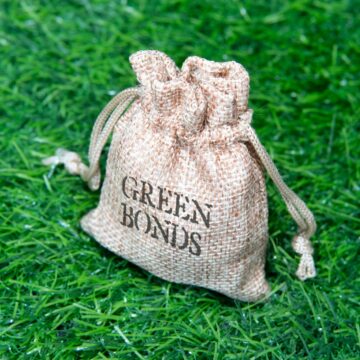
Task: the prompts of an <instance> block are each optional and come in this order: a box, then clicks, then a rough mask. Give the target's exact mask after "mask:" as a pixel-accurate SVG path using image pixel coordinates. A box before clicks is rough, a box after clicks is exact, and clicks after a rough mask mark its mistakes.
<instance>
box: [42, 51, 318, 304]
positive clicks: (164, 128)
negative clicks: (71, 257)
mask: <svg viewBox="0 0 360 360" xmlns="http://www.w3.org/2000/svg"><path fill="white" fill-rule="evenodd" d="M130 62H131V65H132V67H133V69H134V72H135V73H136V75H137V78H138V81H139V83H140V86H138V87H135V88H131V89H127V90H124V91H122V92H121V93H119V94H118V95H116V96H115V97H114V98H113V99H112V100H111V101H110V103H109V104H108V105H107V106H106V107H105V109H104V110H103V111H102V112H101V113H100V115H99V117H98V119H97V121H96V123H95V125H94V128H93V132H92V135H91V139H90V150H89V161H90V166H89V167H87V166H86V165H84V164H83V163H82V162H81V159H80V157H79V156H78V155H77V154H76V153H73V152H69V151H66V150H63V149H59V150H58V151H57V153H56V155H55V156H53V157H51V158H48V159H45V160H44V163H45V164H48V165H50V164H60V163H62V164H64V165H65V167H66V169H67V170H68V171H69V172H70V173H71V174H79V175H81V177H82V178H83V179H84V180H85V181H87V182H88V184H89V186H90V188H91V189H92V190H96V189H98V188H99V186H100V169H99V159H100V156H101V152H102V150H103V147H104V145H105V143H106V141H107V139H108V137H109V136H110V134H111V133H113V137H112V142H111V147H110V150H109V154H108V159H107V165H106V176H105V180H104V184H103V186H102V189H101V196H100V202H99V204H98V206H97V208H95V209H93V210H92V211H90V212H89V213H88V214H87V215H85V216H84V217H83V218H82V220H81V226H82V228H83V229H84V230H85V231H86V232H87V233H88V234H90V235H91V236H93V237H94V238H95V239H96V240H97V241H98V242H99V243H100V244H101V245H103V246H104V247H106V248H107V249H109V250H110V251H112V252H114V253H115V254H118V255H120V256H121V257H123V258H125V259H127V260H129V261H131V262H132V263H134V264H137V265H138V266H140V267H142V268H143V269H146V270H148V271H150V272H151V273H153V274H155V275H157V276H158V277H160V278H162V279H166V280H169V281H173V282H176V283H183V284H191V285H197V286H202V287H205V288H208V289H212V290H215V291H218V292H220V293H223V294H225V295H227V296H229V297H231V298H234V299H240V300H243V301H256V300H258V299H261V298H262V297H264V296H266V294H268V292H269V285H268V283H267V281H266V279H265V269H264V267H265V254H266V247H267V242H268V205H267V193H266V187H265V181H264V175H263V168H265V169H266V170H267V172H268V174H269V176H270V177H271V179H272V180H273V181H274V183H275V185H276V187H277V188H278V190H279V192H280V193H281V195H282V198H283V199H284V201H285V203H286V205H287V208H288V210H289V212H290V214H291V215H292V217H293V219H294V220H295V222H296V223H297V225H298V234H297V235H296V236H295V238H294V240H293V242H292V245H293V248H294V250H295V251H296V252H297V253H298V254H300V256H301V258H300V264H299V268H298V270H297V276H298V277H299V278H300V279H301V280H305V279H306V278H309V277H314V276H315V275H316V271H315V266H314V261H313V257H312V253H313V249H312V246H311V244H310V241H309V238H310V237H311V235H313V233H314V232H315V229H316V224H315V220H314V217H313V215H312V213H311V212H310V211H309V209H308V208H307V207H306V205H305V204H304V202H303V201H302V200H301V199H300V198H299V197H298V196H297V195H296V194H295V193H294V192H293V191H292V190H290V189H289V188H288V187H287V186H286V184H285V183H284V181H283V180H282V178H281V176H280V174H279V172H278V170H277V169H276V167H275V165H274V163H273V162H272V160H271V159H270V157H269V155H268V154H267V152H266V150H265V149H264V147H263V146H262V145H261V143H260V142H259V140H258V138H257V136H256V134H255V132H254V130H253V128H252V127H251V118H252V110H251V109H248V95H249V75H248V73H247V72H246V70H245V69H244V68H243V67H242V66H241V65H240V64H238V63H236V62H234V61H231V62H222V63H218V62H213V61H208V60H205V59H202V58H199V57H196V56H191V57H189V58H187V59H186V61H185V62H184V64H183V66H182V68H181V70H180V69H178V68H177V67H176V65H175V63H174V62H173V61H172V60H171V59H170V58H169V57H168V56H166V55H165V54H163V53H161V52H159V51H152V50H151V51H139V52H137V53H135V54H133V55H132V56H131V57H130Z"/></svg>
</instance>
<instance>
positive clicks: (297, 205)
mask: <svg viewBox="0 0 360 360" xmlns="http://www.w3.org/2000/svg"><path fill="white" fill-rule="evenodd" d="M138 96H139V88H130V89H127V90H124V91H122V92H120V93H119V94H117V95H116V96H115V97H114V98H113V99H112V100H111V101H110V102H109V103H108V104H107V105H106V106H105V108H104V109H103V110H102V111H101V113H100V114H99V116H98V118H97V119H96V122H95V125H94V127H93V130H92V133H91V138H90V146H89V162H90V166H89V167H88V166H86V165H85V164H84V163H83V162H82V161H81V158H80V156H79V155H78V154H77V153H75V152H71V151H67V150H65V149H58V150H57V151H56V154H55V156H52V157H49V158H47V159H44V160H43V164H44V165H58V164H64V166H65V168H66V170H67V171H68V172H69V173H70V174H72V175H80V176H81V178H82V179H83V180H84V181H87V182H88V185H89V187H90V189H91V190H97V189H98V188H99V186H100V168H99V160H100V156H101V152H102V150H103V148H104V146H105V144H106V141H107V139H108V137H109V136H110V134H111V132H112V130H113V128H114V126H115V125H116V123H117V122H118V121H119V119H120V117H121V116H122V115H123V113H124V112H125V110H126V109H127V108H128V106H129V105H130V104H131V103H132V102H133V101H134V100H135V99H136V98H137V97H138ZM251 114H252V112H251V110H249V113H247V114H246V115H248V116H249V117H251ZM244 115H245V114H244ZM244 130H245V132H246V140H247V141H248V142H250V144H251V145H252V146H253V148H254V149H255V151H256V153H257V155H258V157H259V159H260V160H261V162H262V164H263V165H264V167H265V169H266V170H267V172H268V174H269V176H270V178H271V179H272V180H273V182H274V184H275V185H276V187H277V188H278V190H279V192H280V194H281V196H282V198H283V200H284V202H285V204H286V206H287V209H288V211H289V213H290V214H291V216H292V218H293V219H294V221H295V222H296V223H297V225H298V234H297V235H296V236H295V237H294V239H293V241H292V247H293V249H294V251H295V252H296V253H298V254H299V255H300V256H301V258H300V264H299V267H298V269H297V271H296V275H297V277H298V278H299V279H300V280H306V279H308V278H312V277H314V276H316V269H315V265H314V259H313V256H312V254H313V248H312V246H311V243H310V237H311V236H312V235H313V234H314V233H315V230H316V223H315V219H314V216H313V214H312V213H311V211H310V210H309V209H308V208H307V206H306V205H305V203H304V202H303V201H302V200H301V199H300V198H299V197H298V196H297V195H296V194H295V193H294V192H293V191H292V190H291V189H290V188H289V187H288V186H287V185H286V184H285V182H284V180H283V179H282V177H281V175H280V173H279V171H278V169H277V168H276V166H275V164H274V163H273V161H272V160H271V158H270V156H269V154H268V153H267V152H266V150H265V148H264V147H263V146H262V144H261V143H260V140H259V139H258V137H257V135H256V133H255V131H254V129H253V128H252V127H251V126H250V124H249V123H248V124H246V126H245V129H244Z"/></svg>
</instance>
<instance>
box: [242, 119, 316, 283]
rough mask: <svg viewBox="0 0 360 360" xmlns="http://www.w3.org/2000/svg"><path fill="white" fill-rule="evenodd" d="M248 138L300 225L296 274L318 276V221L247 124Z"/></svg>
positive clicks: (300, 276)
mask: <svg viewBox="0 0 360 360" xmlns="http://www.w3.org/2000/svg"><path fill="white" fill-rule="evenodd" d="M247 140H248V141H249V142H250V144H251V145H252V146H253V147H254V149H255V151H256V153H257V155H258V157H259V159H260V160H261V162H262V164H263V165H264V167H265V169H266V171H267V172H268V174H269V176H270V178H271V179H272V181H273V182H274V184H275V185H276V187H277V189H278V190H279V192H280V194H281V196H282V198H283V200H284V202H285V204H286V206H287V209H288V211H289V213H290V215H291V216H292V218H293V219H294V221H295V222H296V223H297V225H298V234H297V235H296V236H295V237H294V239H293V241H292V247H293V249H294V251H295V252H296V253H297V254H299V255H300V256H301V258H300V263H299V266H298V269H297V271H296V275H297V277H298V278H299V279H300V280H306V279H308V278H312V277H315V276H316V269H315V264H314V259H313V256H312V254H313V248H312V246H311V242H310V237H311V236H312V235H313V234H314V233H315V230H316V222H315V219H314V216H313V214H312V212H311V211H310V210H309V209H308V207H307V206H306V205H305V203H304V202H303V201H302V200H301V199H300V198H299V197H298V196H297V195H296V194H295V193H294V192H293V191H292V190H291V189H290V188H289V187H288V186H287V185H286V184H285V182H284V180H283V179H282V177H281V175H280V173H279V171H278V169H277V168H276V166H275V164H274V163H273V161H272V160H271V158H270V156H269V154H268V153H267V152H266V150H265V148H264V147H263V146H262V144H261V143H260V140H259V139H258V137H257V135H256V133H255V131H254V129H253V128H252V127H251V126H250V125H249V126H247Z"/></svg>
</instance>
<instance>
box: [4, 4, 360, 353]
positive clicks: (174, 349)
mask: <svg viewBox="0 0 360 360" xmlns="http://www.w3.org/2000/svg"><path fill="white" fill-rule="evenodd" d="M358 5H359V3H358V2H356V1H305V0H298V1H256V2H252V1H245V2H243V3H238V2H235V1H220V2H215V1H199V2H198V1H190V0H189V1H187V0H177V1H145V0H144V1H136V2H126V1H124V2H120V1H118V2H116V1H104V0H97V1H85V0H84V1H80V0H79V1H61V2H55V1H7V0H2V1H1V2H0V51H1V56H0V68H1V71H0V116H1V117H0V124H1V127H0V139H1V142H0V153H1V157H0V200H1V201H0V279H1V281H0V294H1V295H0V358H1V359H50V358H51V359H72V358H98V359H105V358H117V359H136V358H140V359H302V358H306V359H356V358H358V357H359V355H360V353H359V345H360V326H359V293H360V291H359V276H358V258H357V256H358V246H359V240H358V239H359V237H358V236H359V231H358V229H359V218H358V215H359V211H358V205H359V204H358V192H359V183H358V180H359V163H358V156H359V151H358V148H359V145H358V136H359V135H358V132H357V131H358V130H359V126H358V119H359V115H360V114H359V109H358V104H359V100H360V95H359V73H360V62H359V55H360V45H359V44H360V26H359V25H360V24H359V21H358V18H357V17H356V14H355V11H356V9H357V8H358V7H357V6H358ZM150 48H151V49H158V50H161V51H164V52H166V53H167V54H169V55H170V56H171V57H172V58H174V59H175V60H176V62H177V63H178V65H181V63H182V61H183V60H184V59H185V58H186V57H187V56H190V55H199V56H202V57H205V58H208V59H212V60H216V61H227V60H236V61H238V62H240V63H242V64H243V65H244V66H245V67H246V68H247V70H248V71H249V73H250V75H251V94H250V99H251V107H252V108H253V109H254V110H255V115H254V121H253V125H254V128H255V129H256V130H257V133H258V135H259V137H260V139H261V140H262V142H263V144H264V145H265V147H266V148H267V149H268V151H269V152H270V154H271V155H272V156H273V158H274V160H275V162H276V164H277V166H278V167H279V170H280V172H281V173H282V174H283V175H284V178H285V180H286V182H287V183H288V184H289V185H290V186H291V187H292V188H293V189H294V190H295V191H296V192H298V193H299V195H300V196H301V197H302V198H303V199H304V200H305V201H306V202H307V204H308V205H309V207H310V208H311V209H312V210H313V211H314V214H315V216H316V218H317V222H318V225H319V228H318V231H317V233H316V236H315V237H314V239H313V244H314V247H315V259H316V261H317V269H318V277H317V278H316V279H314V280H311V281H307V282H305V283H302V282H300V281H298V280H297V279H296V278H295V276H294V272H295V270H296V267H297V263H298V260H299V259H298V257H297V256H296V255H295V254H294V252H293V251H292V250H291V246H290V241H291V238H292V236H293V235H294V234H295V231H296V229H295V225H294V223H293V222H292V220H291V218H290V216H289V215H288V214H287V212H286V209H285V206H284V204H283V203H282V201H281V199H280V198H279V195H278V194H277V192H276V191H275V188H274V187H273V185H272V184H271V182H270V181H268V189H269V203H270V204H269V205H270V219H269V220H270V223H269V225H270V245H269V252H268V259H267V260H268V261H267V271H268V277H269V281H270V283H271V285H272V288H273V294H272V296H271V298H270V299H269V300H268V301H267V302H265V303H259V304H246V303H240V302H237V301H232V300H230V299H227V298H226V297H224V296H221V295H219V294H216V293H214V292H211V291H208V290H205V289H200V288H192V287H189V286H183V285H175V284H170V283H168V282H166V281H162V280H160V279H158V278H155V277H154V276H151V275H150V274H149V273H147V272H145V271H143V270H141V269H139V268H137V267H136V266H134V265H131V264H130V263H128V262H126V261H125V260H122V259H121V258H119V257H117V256H115V255H113V254H111V253H110V252H108V251H107V250H105V249H103V248H101V247H100V246H99V245H98V244H97V243H96V242H95V241H94V240H93V239H91V238H89V237H88V236H87V235H86V234H85V233H83V232H82V231H81V229H80V227H79V220H80V218H81V216H82V215H84V214H85V213H86V212H87V211H89V210H90V209H91V208H93V207H94V206H96V204H97V201H98V197H99V194H98V193H91V192H90V191H89V190H88V189H87V188H86V185H84V184H83V183H82V182H81V180H80V179H79V178H75V177H71V176H70V175H68V174H66V173H65V171H63V170H62V169H60V168H58V169H56V170H55V172H54V173H53V174H49V169H47V168H45V167H44V166H42V165H41V159H42V158H44V157H46V156H48V155H51V154H52V153H53V152H54V150H55V149H56V148H57V147H60V146H61V147H66V148H69V149H73V150H76V151H79V152H80V153H81V154H82V155H83V157H85V154H86V150H87V146H88V143H89V135H90V131H91V127H92V124H93V121H94V119H95V117H96V115H97V114H98V112H99V111H100V110H101V109H102V107H103V106H104V105H105V104H106V103H107V101H108V100H109V99H110V97H111V95H113V94H114V92H118V91H120V90H122V89H124V88H126V87H129V86H133V85H134V84H135V82H136V80H135V76H134V75H133V73H132V71H131V69H130V66H129V63H128V56H129V55H130V54H131V53H133V52H135V51H137V50H139V49H150ZM104 158H105V156H104ZM103 169H104V166H103ZM50 175H51V176H50Z"/></svg>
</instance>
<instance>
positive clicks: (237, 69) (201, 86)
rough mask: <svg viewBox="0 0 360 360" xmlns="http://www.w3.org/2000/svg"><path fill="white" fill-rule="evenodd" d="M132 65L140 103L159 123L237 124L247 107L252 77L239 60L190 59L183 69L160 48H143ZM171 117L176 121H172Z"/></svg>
mask: <svg viewBox="0 0 360 360" xmlns="http://www.w3.org/2000/svg"><path fill="white" fill-rule="evenodd" d="M130 63H131V66H132V68H133V69H134V72H135V73H136V76H137V79H138V81H139V83H140V84H141V88H142V91H141V104H142V107H143V109H144V111H146V112H150V113H151V118H152V120H153V121H154V122H155V123H156V124H157V125H158V126H159V127H168V126H175V127H183V128H184V129H186V130H187V131H188V132H190V133H194V132H195V133H196V132H197V131H199V130H201V129H202V128H203V127H204V125H205V123H206V125H207V126H208V127H210V128H215V127H219V126H221V125H224V124H229V125H231V124H234V123H237V122H238V120H239V117H241V115H242V114H245V112H246V111H247V105H248V97H249V75H248V73H247V71H246V70H245V68H244V67H243V66H242V65H240V64H238V63H236V62H235V61H228V62H214V61H209V60H206V59H203V58H200V57H197V56H190V57H188V58H187V59H186V60H185V62H184V63H183V65H182V68H181V70H180V69H179V68H178V67H177V66H176V64H175V63H174V61H173V60H172V59H170V58H169V57H168V56H167V55H165V54H164V53H162V52H160V51H155V50H146V51H138V52H136V53H135V54H133V55H132V56H131V57H130ZM169 117H171V121H169Z"/></svg>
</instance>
